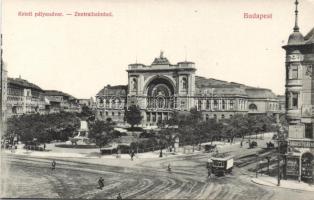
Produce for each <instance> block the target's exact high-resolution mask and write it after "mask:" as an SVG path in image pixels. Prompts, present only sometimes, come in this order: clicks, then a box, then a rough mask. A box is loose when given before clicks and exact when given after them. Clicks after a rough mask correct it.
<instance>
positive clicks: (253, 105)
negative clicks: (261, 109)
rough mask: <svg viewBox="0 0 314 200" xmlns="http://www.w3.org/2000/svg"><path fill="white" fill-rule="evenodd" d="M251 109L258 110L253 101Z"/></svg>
mask: <svg viewBox="0 0 314 200" xmlns="http://www.w3.org/2000/svg"><path fill="white" fill-rule="evenodd" d="M249 109H250V110H253V111H254V110H257V106H256V105H255V104H254V103H252V104H250V105H249Z"/></svg>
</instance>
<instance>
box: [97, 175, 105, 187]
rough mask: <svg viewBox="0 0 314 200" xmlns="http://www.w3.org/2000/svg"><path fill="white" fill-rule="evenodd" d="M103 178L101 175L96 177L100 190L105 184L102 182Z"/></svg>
mask: <svg viewBox="0 0 314 200" xmlns="http://www.w3.org/2000/svg"><path fill="white" fill-rule="evenodd" d="M104 181H105V180H104V179H103V178H102V177H100V178H99V179H98V186H99V187H98V188H99V189H101V190H102V188H103V187H104V186H105V184H104Z"/></svg>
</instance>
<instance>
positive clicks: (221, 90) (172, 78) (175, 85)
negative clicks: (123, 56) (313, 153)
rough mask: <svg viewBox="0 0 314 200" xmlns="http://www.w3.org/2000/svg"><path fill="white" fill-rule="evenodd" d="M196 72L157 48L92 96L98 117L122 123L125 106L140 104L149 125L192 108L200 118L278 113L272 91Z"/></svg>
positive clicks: (186, 62) (275, 98)
mask: <svg viewBox="0 0 314 200" xmlns="http://www.w3.org/2000/svg"><path fill="white" fill-rule="evenodd" d="M195 71H196V68H195V63H194V62H188V61H184V62H178V63H177V64H171V63H170V62H169V60H168V59H167V58H166V57H164V55H163V53H162V52H161V54H160V56H159V57H157V58H155V59H154V60H153V62H152V64H151V65H144V64H139V63H136V64H130V65H129V66H128V69H127V73H128V85H126V86H124V85H117V86H110V85H107V86H105V87H104V88H103V89H102V90H100V91H99V92H98V94H97V95H96V104H97V118H98V119H102V120H106V119H108V118H111V119H112V120H114V121H116V122H118V123H123V122H124V112H125V108H127V107H129V106H131V105H138V106H139V107H140V109H141V112H142V116H143V120H142V125H143V126H154V125H156V124H157V123H158V122H160V121H165V120H168V119H170V118H171V117H172V114H173V112H174V111H179V112H186V111H190V110H191V108H197V110H199V111H201V112H202V115H203V119H204V120H209V119H211V118H216V119H223V118H230V117H232V116H233V115H235V114H248V113H252V114H265V113H270V114H278V111H279V101H278V98H277V97H276V95H275V94H273V93H272V92H271V90H268V89H264V88H254V87H249V86H245V85H243V84H238V83H232V82H231V83H229V82H226V81H221V80H216V79H207V78H204V77H200V76H196V75H195ZM269 97H271V98H269ZM251 101H252V102H251ZM250 102H251V103H250Z"/></svg>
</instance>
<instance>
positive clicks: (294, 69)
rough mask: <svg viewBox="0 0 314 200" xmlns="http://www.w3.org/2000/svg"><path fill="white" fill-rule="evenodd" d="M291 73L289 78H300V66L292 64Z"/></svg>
mask: <svg viewBox="0 0 314 200" xmlns="http://www.w3.org/2000/svg"><path fill="white" fill-rule="evenodd" d="M289 73H290V74H289V79H298V66H291V67H290V71H289Z"/></svg>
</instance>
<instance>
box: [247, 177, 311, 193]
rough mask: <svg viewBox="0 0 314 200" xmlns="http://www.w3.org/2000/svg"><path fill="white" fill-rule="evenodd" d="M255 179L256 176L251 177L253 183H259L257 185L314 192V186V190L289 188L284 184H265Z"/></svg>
mask: <svg viewBox="0 0 314 200" xmlns="http://www.w3.org/2000/svg"><path fill="white" fill-rule="evenodd" d="M254 179H255V178H252V179H251V182H252V183H255V184H257V185H262V186H267V187H272V188H281V189H286V190H294V191H306V192H314V188H313V190H306V189H296V188H289V187H284V186H277V185H269V184H264V183H261V182H258V181H255V180H254Z"/></svg>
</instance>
